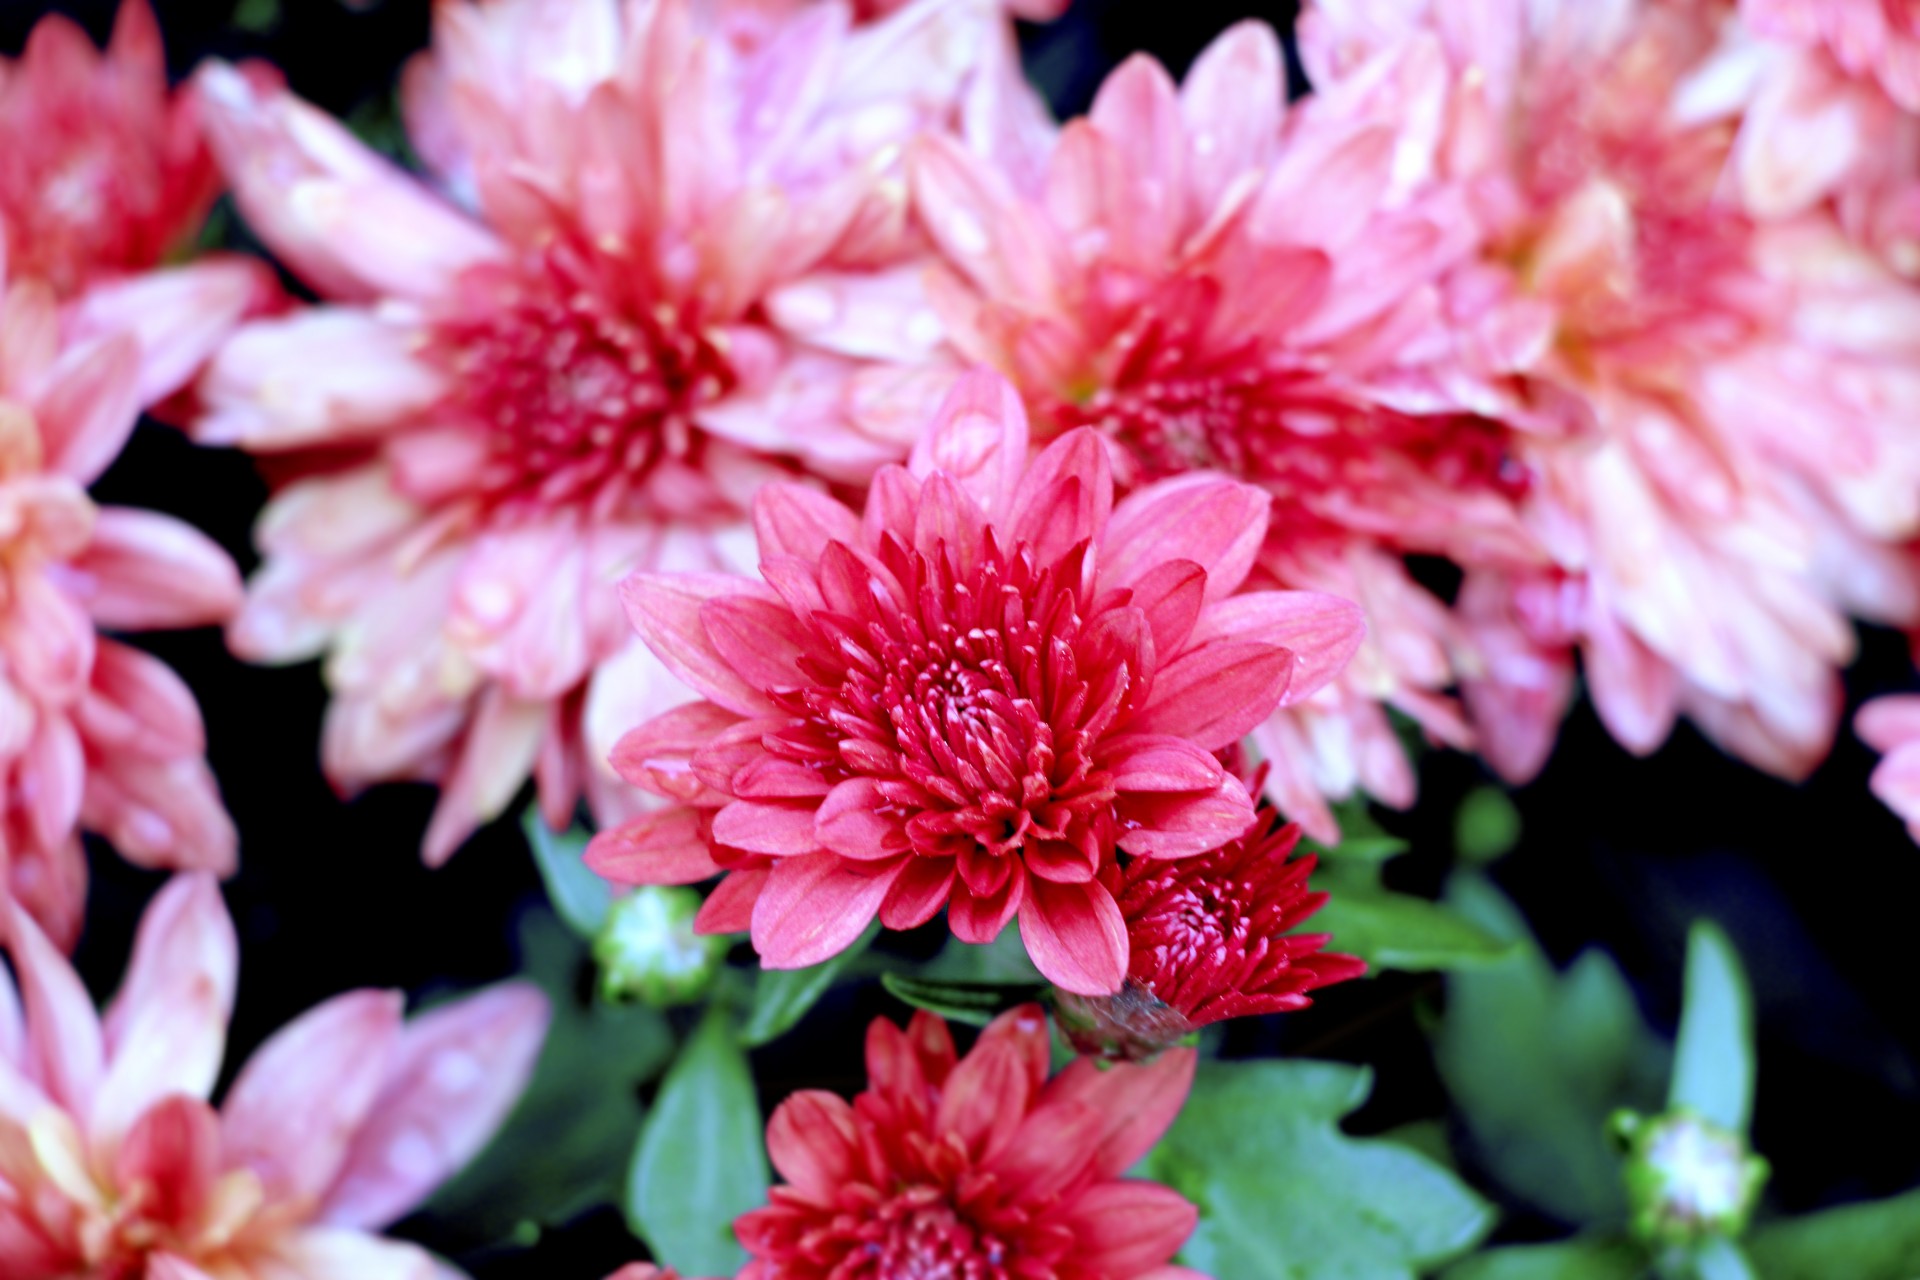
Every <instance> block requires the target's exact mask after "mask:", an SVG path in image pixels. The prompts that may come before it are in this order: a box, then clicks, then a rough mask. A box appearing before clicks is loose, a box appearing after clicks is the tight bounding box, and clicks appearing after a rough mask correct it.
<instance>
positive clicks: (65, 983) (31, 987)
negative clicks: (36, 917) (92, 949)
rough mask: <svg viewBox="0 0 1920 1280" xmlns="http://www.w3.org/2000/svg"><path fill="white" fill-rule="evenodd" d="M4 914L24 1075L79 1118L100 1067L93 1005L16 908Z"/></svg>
mask: <svg viewBox="0 0 1920 1280" xmlns="http://www.w3.org/2000/svg"><path fill="white" fill-rule="evenodd" d="M5 911H6V919H7V950H8V951H9V952H10V953H11V955H12V958H13V967H14V972H15V974H16V975H17V976H18V977H19V980H20V995H21V997H22V1000H23V1003H24V1004H25V1006H26V1014H27V1059H26V1063H25V1065H26V1067H27V1070H28V1073H29V1074H30V1075H31V1076H32V1078H33V1079H34V1080H35V1081H36V1082H37V1083H38V1084H39V1085H40V1086H41V1087H42V1088H43V1089H45V1090H46V1092H47V1095H48V1096H49V1097H50V1098H52V1099H53V1101H54V1102H55V1103H56V1104H58V1105H59V1106H60V1107H61V1108H62V1109H63V1110H65V1111H67V1112H69V1113H70V1114H72V1115H76V1116H85V1115H87V1114H89V1112H90V1110H91V1108H92V1106H93V1099H94V1095H95V1093H96V1092H97V1091H98V1089H99V1088H100V1082H101V1078H102V1076H103V1075H104V1074H105V1068H106V1050H105V1047H104V1045H103V1043H102V1036H101V1030H100V1020H99V1018H98V1017H96V1016H95V1015H94V1012H93V1001H92V999H91V998H89V997H88V995H87V989H86V987H85V986H83V985H81V982H80V978H79V975H78V974H76V973H74V971H73V968H72V966H71V965H69V964H68V963H67V961H66V957H64V956H62V955H61V954H60V953H59V952H58V951H56V950H54V948H53V944H52V943H50V942H48V941H47V937H46V935H45V934H43V933H41V932H40V927H39V926H38V925H36V924H34V922H33V920H32V918H31V917H30V916H28V915H27V913H26V912H25V911H24V910H22V909H21V908H20V906H19V904H18V903H14V902H9V903H7V904H6V906H5Z"/></svg>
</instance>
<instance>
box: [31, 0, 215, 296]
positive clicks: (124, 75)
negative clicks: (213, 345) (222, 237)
mask: <svg viewBox="0 0 1920 1280" xmlns="http://www.w3.org/2000/svg"><path fill="white" fill-rule="evenodd" d="M0 138H4V139H5V145H4V146H0V226H4V228H5V248H6V254H7V261H8V263H9V265H10V267H11V270H12V271H13V272H14V273H15V274H16V275H34V276H38V277H40V278H41V279H43V280H45V281H46V282H47V283H48V284H50V285H52V286H53V288H54V289H55V291H56V292H58V293H59V294H60V295H61V296H62V297H63V298H64V297H68V296H71V295H73V294H75V293H78V292H79V291H80V290H81V289H82V288H83V287H85V286H86V285H87V284H89V283H92V282H93V281H95V280H98V279H101V278H103V277H113V276H119V275H124V274H127V273H131V272H138V271H145V270H147V269H148V268H151V267H153V266H155V265H157V264H158V263H159V262H160V260H161V259H162V258H163V257H164V256H165V255H166V254H167V253H168V252H169V251H170V250H173V249H177V248H180V247H181V246H182V245H183V244H184V243H185V242H187V241H189V240H191V239H192V237H193V235H194V233H195V232H197V231H198V230H199V227H200V223H201V220H202V219H203V218H204V217H205V216H206V213H207V210H208V208H209V207H210V206H211V205H212V204H213V199H214V196H215V195H217V194H218V193H219V189H220V181H219V174H218V173H217V172H216V170H215V169H214V166H213V159H212V157H211V156H209V155H208V153H207V148H206V143H205V142H204V141H203V140H202V138H201V136H200V125H199V120H198V105H197V103H196V102H195V98H194V94H193V93H192V91H191V90H182V91H180V92H178V93H172V94H170V93H169V92H168V91H167V68H166V59H165V57H164V56H163V54H162V51H161V47H160V28H159V26H158V25H157V24H156V23H155V22H154V20H153V11H152V10H151V9H150V8H148V6H147V0H122V3H121V5H120V13H119V17H118V18H117V19H116V21H115V22H114V27H113V36H112V39H111V41H110V42H109V43H108V45H107V50H106V56H105V57H102V56H101V55H100V54H99V53H98V52H97V51H96V50H95V49H94V47H93V43H92V42H91V41H90V40H88V39H87V36H86V33H85V32H83V31H81V30H80V28H79V27H77V26H75V25H74V24H73V22H72V21H70V20H69V19H67V18H65V17H62V16H60V15H58V14H54V15H49V16H48V17H45V18H43V19H41V20H40V21H39V22H38V23H37V24H35V26H34V29H33V34H32V35H31V36H29V37H28V39H27V47H26V49H25V51H24V52H23V53H22V54H21V56H20V57H19V58H18V59H0Z"/></svg>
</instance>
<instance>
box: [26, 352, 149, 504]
mask: <svg viewBox="0 0 1920 1280" xmlns="http://www.w3.org/2000/svg"><path fill="white" fill-rule="evenodd" d="M34 410H35V414H36V416H37V417H38V418H39V422H40V439H41V443H42V445H43V446H44V448H45V450H46V461H45V467H46V470H48V471H50V472H53V473H54V474H56V475H63V476H67V477H69V478H71V479H73V480H77V481H79V482H80V483H81V484H91V483H92V482H93V481H94V480H96V479H98V478H99V475H100V473H101V472H102V471H105V470H106V469H107V464H108V463H110V462H112V461H113V460H114V458H115V457H117V456H118V455H119V453H120V449H121V447H122V446H123V445H125V444H126V442H127V436H128V435H130V434H131V433H132V431H133V425H134V423H135V422H137V421H139V419H140V346H139V344H138V343H137V342H135V341H134V340H133V338H131V337H130V336H128V335H126V334H119V335H116V336H114V337H111V338H108V339H105V340H104V341H101V342H99V343H98V344H93V345H89V346H85V347H74V348H69V349H68V353H67V354H66V355H64V356H62V357H61V359H60V362H59V363H58V365H56V366H55V368H54V371H53V372H52V373H51V374H50V375H49V378H48V382H47V385H46V386H45V387H44V388H43V389H42V390H41V391H40V393H39V395H38V396H37V397H36V403H35V405H34Z"/></svg>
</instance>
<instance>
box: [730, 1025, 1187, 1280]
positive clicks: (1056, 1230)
mask: <svg viewBox="0 0 1920 1280" xmlns="http://www.w3.org/2000/svg"><path fill="white" fill-rule="evenodd" d="M1047 1052H1048V1045H1047V1020H1046V1016H1045V1014H1043V1013H1042V1012H1041V1011H1040V1008H1039V1007H1038V1006H1037V1005H1026V1006H1024V1007H1022V1008H1019V1009H1015V1010H1012V1011H1011V1012H1009V1013H1005V1014H1002V1015H1001V1016H1000V1017H999V1018H998V1019H996V1020H995V1021H994V1023H993V1025H991V1026H990V1027H988V1028H987V1029H986V1031H984V1032H982V1033H981V1036H980V1039H979V1041H978V1042H977V1043H975V1045H974V1047H973V1049H972V1051H971V1052H969V1053H968V1054H967V1055H966V1057H964V1058H959V1057H957V1056H956V1055H955V1053H954V1046H953V1040H952V1039H951V1037H950V1036H949V1035H948V1033H947V1028H946V1024H945V1023H943V1022H942V1021H940V1019H938V1018H936V1017H933V1016H932V1015H930V1014H926V1013H918V1014H915V1015H914V1018H913V1021H912V1022H911V1023H910V1024H909V1025H908V1027H907V1029H906V1030H905V1031H904V1032H903V1031H902V1030H901V1029H900V1028H898V1027H896V1026H895V1025H894V1024H893V1023H891V1022H888V1021H886V1020H885V1019H877V1020H876V1021H875V1022H874V1023H873V1025H872V1027H871V1028H869V1030H868V1032H867V1075H868V1080H869V1082H870V1083H869V1085H868V1088H867V1090H866V1091H865V1092H864V1093H862V1094H860V1095H859V1096H858V1097H857V1098H855V1099H854V1101H853V1103H852V1105H848V1104H847V1103H846V1102H845V1101H843V1100H842V1099H841V1098H839V1097H837V1096H835V1095H833V1094H830V1093H819V1092H812V1091H809V1092H805V1093H800V1094H796V1095H794V1096H793V1097H791V1098H789V1099H787V1101H785V1102H783V1103H782V1104H780V1107H779V1109H778V1110H776V1111H775V1112H774V1114H773V1119H772V1121H771V1122H770V1123H769V1124H768V1126H767V1149H768V1152H769V1154H770V1155H771V1156H772V1157H773V1165H774V1168H776V1169H778V1170H779V1171H780V1175H781V1176H782V1177H783V1178H785V1179H786V1184H785V1185H783V1186H778V1187H775V1188H774V1189H773V1191H772V1193H771V1196H770V1201H771V1202H770V1203H769V1204H768V1205H767V1207H766V1208H764V1209H755V1210H753V1211H752V1212H750V1213H747V1214H745V1215H744V1216H742V1217H741V1218H740V1220H739V1221H738V1222H737V1223H736V1224H735V1228H734V1229H735V1231H736V1232H737V1233H738V1234H739V1236H740V1242H741V1243H742V1244H743V1245H745V1246H746V1248H747V1252H748V1253H750V1254H752V1255H753V1259H754V1260H753V1261H752V1262H749V1263H748V1264H747V1267H746V1269H745V1270H744V1271H742V1272H741V1273H740V1275H741V1280H829V1278H831V1280H905V1278H906V1277H919V1276H927V1277H933V1276H956V1277H958V1276H965V1277H969V1280H974V1278H977V1280H1011V1277H1015V1276H1018V1277H1030V1278H1031V1280H1066V1278H1067V1277H1086V1278H1087V1280H1146V1278H1147V1277H1153V1280H1200V1278H1199V1277H1198V1276H1197V1275H1196V1274H1195V1273H1193V1272H1190V1271H1188V1270H1186V1269H1185V1268H1181V1267H1173V1266H1169V1265H1168V1259H1169V1258H1171V1257H1172V1256H1173V1254H1174V1251H1175V1250H1177V1249H1178V1248H1179V1247H1180V1246H1181V1245H1182V1244H1183V1243H1185V1241H1186V1238H1187V1236H1188V1234H1189V1233H1191V1232H1192V1230H1193V1225H1194V1222H1195V1219H1196V1218H1197V1216H1198V1215H1197V1213H1196V1211H1195V1209H1194V1207H1193V1206H1192V1205H1191V1204H1188V1203H1187V1202H1186V1201H1185V1200H1183V1199H1182V1198H1181V1197H1180V1196H1178V1195H1177V1194H1175V1193H1174V1192H1172V1191H1170V1190H1168V1189H1167V1188H1166V1187H1163V1186H1159V1185H1158V1184H1156V1183H1151V1182H1142V1181H1137V1180H1133V1179H1127V1178H1123V1177H1121V1174H1123V1173H1124V1172H1125V1171H1126V1170H1127V1169H1128V1168H1130V1167H1131V1166H1132V1165H1133V1164H1134V1162H1135V1161H1137V1160H1138V1159H1139V1158H1140V1157H1141V1156H1143V1155H1145V1154H1146V1152H1147V1149H1148V1148H1149V1147H1151V1146H1152V1145H1153V1143H1154V1142H1155V1141H1157V1140H1158V1139H1159V1137H1160V1134H1161V1133H1162V1132H1163V1131H1164V1130H1165V1129H1166V1127H1167V1126H1168V1125H1169V1124H1171V1123H1172V1121H1173V1117H1174V1115H1175V1114H1176V1113H1177V1112H1178V1111H1179V1109H1180V1104H1181V1103H1182V1102H1183V1101H1185V1099H1186V1096H1187V1090H1188V1088H1189V1087H1190V1086H1191V1085H1192V1082H1193V1065H1194V1055H1193V1053H1192V1051H1191V1050H1176V1051H1174V1052H1172V1053H1169V1054H1167V1055H1165V1056H1164V1057H1162V1058H1161V1059H1160V1060H1159V1061H1158V1062H1156V1063H1154V1064H1152V1065H1151V1066H1131V1065H1119V1066H1113V1067H1102V1066H1100V1065H1098V1064H1096V1063H1094V1062H1093V1061H1091V1060H1090V1059H1084V1058H1083V1059H1080V1060H1079V1061H1076V1062H1075V1063H1074V1064H1073V1065H1072V1066H1070V1067H1068V1068H1067V1069H1066V1071H1064V1072H1063V1073H1061V1074H1060V1075H1059V1076H1056V1077H1055V1078H1054V1079H1052V1080H1048V1079H1047Z"/></svg>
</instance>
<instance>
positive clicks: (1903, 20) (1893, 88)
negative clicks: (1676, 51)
mask: <svg viewBox="0 0 1920 1280" xmlns="http://www.w3.org/2000/svg"><path fill="white" fill-rule="evenodd" d="M1740 16H1741V18H1743V19H1744V20H1745V21H1746V22H1747V23H1749V24H1750V25H1751V26H1752V27H1753V29H1754V30H1755V31H1758V32H1760V33H1761V34H1762V35H1767V36H1772V37H1775V38H1778V39H1782V40H1789V41H1792V42H1794V43H1796V44H1801V45H1812V46H1816V47H1824V48H1825V49H1826V50H1827V51H1828V52H1829V53H1830V54H1832V55H1833V60H1834V61H1835V62H1837V63H1839V64H1840V66H1841V67H1843V68H1845V69H1846V71H1847V72H1848V73H1849V74H1851V75H1856V76H1869V75H1870V76H1872V77H1873V78H1874V79H1875V80H1877V81H1879V83H1880V87H1881V88H1882V89H1884V90H1886V93H1887V96H1888V97H1889V98H1892V99H1893V100H1894V101H1895V102H1897V103H1899V104H1900V106H1902V107H1903V108H1905V109H1906V110H1908V111H1920V5H1916V4H1915V3H1914V2H1913V0H1740Z"/></svg>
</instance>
